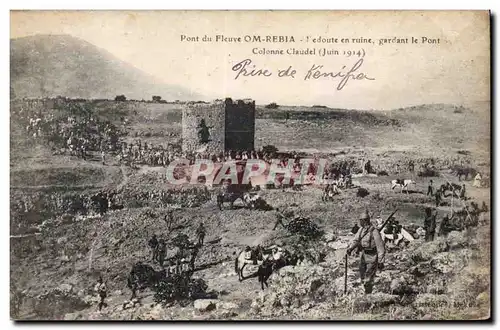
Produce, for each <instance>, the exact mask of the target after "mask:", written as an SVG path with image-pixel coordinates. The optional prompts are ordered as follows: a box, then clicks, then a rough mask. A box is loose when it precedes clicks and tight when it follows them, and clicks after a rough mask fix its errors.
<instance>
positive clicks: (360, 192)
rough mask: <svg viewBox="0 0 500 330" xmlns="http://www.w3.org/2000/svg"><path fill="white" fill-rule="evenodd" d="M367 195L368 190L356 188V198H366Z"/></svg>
mask: <svg viewBox="0 0 500 330" xmlns="http://www.w3.org/2000/svg"><path fill="white" fill-rule="evenodd" d="M369 194H370V193H369V192H368V190H367V189H366V188H358V192H357V193H356V196H358V197H366V196H368V195H369Z"/></svg>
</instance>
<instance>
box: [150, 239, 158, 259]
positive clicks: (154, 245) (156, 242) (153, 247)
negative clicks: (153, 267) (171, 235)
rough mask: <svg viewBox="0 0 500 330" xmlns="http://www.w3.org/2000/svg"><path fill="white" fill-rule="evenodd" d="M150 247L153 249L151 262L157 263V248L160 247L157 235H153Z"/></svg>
mask: <svg viewBox="0 0 500 330" xmlns="http://www.w3.org/2000/svg"><path fill="white" fill-rule="evenodd" d="M148 246H149V248H150V249H151V261H155V260H156V258H157V249H156V248H157V247H158V239H157V238H156V234H153V236H152V237H151V238H150V239H149V241H148Z"/></svg>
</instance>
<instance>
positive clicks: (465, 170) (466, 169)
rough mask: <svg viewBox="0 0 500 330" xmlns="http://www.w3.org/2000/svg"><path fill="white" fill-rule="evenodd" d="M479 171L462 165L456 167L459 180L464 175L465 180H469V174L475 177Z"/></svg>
mask: <svg viewBox="0 0 500 330" xmlns="http://www.w3.org/2000/svg"><path fill="white" fill-rule="evenodd" d="M476 173H477V171H476V170H475V169H473V168H471V167H462V168H456V169H455V175H456V176H457V177H458V181H461V177H462V176H463V177H464V180H465V181H467V179H468V178H469V175H470V177H471V178H473V177H474V176H475V175H476Z"/></svg>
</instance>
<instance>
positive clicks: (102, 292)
mask: <svg viewBox="0 0 500 330" xmlns="http://www.w3.org/2000/svg"><path fill="white" fill-rule="evenodd" d="M94 291H96V292H97V295H98V296H99V305H98V306H99V310H101V309H102V307H106V306H107V305H108V304H106V303H105V302H104V299H106V296H107V291H106V284H105V283H104V281H103V279H102V276H99V280H98V281H97V284H96V285H95V288H94Z"/></svg>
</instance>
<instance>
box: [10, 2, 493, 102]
mask: <svg viewBox="0 0 500 330" xmlns="http://www.w3.org/2000/svg"><path fill="white" fill-rule="evenodd" d="M35 34H70V35H72V36H75V37H79V38H82V39H84V40H86V41H88V42H90V43H92V44H94V45H96V46H98V47H100V48H104V49H106V50H107V51H109V52H111V53H112V54H114V55H115V56H117V57H118V58H120V59H121V60H123V61H126V62H128V63H130V64H132V65H134V66H135V67H137V68H139V69H141V70H143V71H145V72H147V73H149V74H152V75H154V76H156V77H158V78H160V79H162V80H163V81H165V82H166V83H169V84H176V85H180V86H183V87H187V88H191V89H193V90H194V91H196V92H198V93H201V94H203V95H206V96H207V98H208V99H213V98H220V97H225V96H230V97H233V98H253V99H255V100H256V102H257V103H259V104H263V103H268V102H277V103H278V104H295V105H312V104H323V105H329V106H334V107H342V108H358V109H392V108H399V107H403V106H408V105H416V104H422V103H469V102H474V101H487V100H489V91H490V88H489V78H490V60H489V52H490V51H489V17H488V14H487V12H314V13H311V12H227V11H226V12H196V11H190V12H165V11H163V12H161V11H157V12H152V11H141V12H137V11H135V12H132V11H131V12H126V11H94V12H91V11H81V12H50V11H47V12H12V14H11V37H12V38H16V37H23V36H29V35H35ZM217 34H223V35H225V36H227V37H244V36H245V35H248V36H261V37H265V36H268V35H270V36H293V37H294V38H295V42H294V43H259V42H256V43H250V42H242V43H221V42H218V43H216V42H201V40H200V42H181V35H186V36H193V37H194V36H199V37H200V39H201V38H202V37H203V36H204V35H208V36H212V37H215V35H217ZM412 36H413V37H415V38H416V39H418V41H419V42H421V39H422V37H424V36H425V37H428V38H439V39H440V43H439V44H420V43H419V44H394V45H393V44H386V45H383V46H379V45H378V39H380V38H389V39H391V38H393V37H398V38H408V39H410V41H411V37H412ZM306 37H309V38H311V39H312V38H317V37H324V38H338V39H339V41H340V39H341V38H360V37H363V38H372V39H374V40H376V41H377V42H376V43H375V44H358V45H355V44H352V43H350V44H342V43H337V44H314V43H312V42H309V43H307V42H305V39H306ZM301 40H302V42H301ZM253 48H259V49H261V48H266V49H273V50H276V49H278V50H280V49H281V50H283V51H284V52H285V54H286V51H287V49H290V48H295V49H305V48H316V52H317V53H318V48H327V49H332V50H336V51H338V52H339V53H340V54H342V52H343V51H348V50H354V51H358V50H362V49H363V50H364V51H365V54H366V55H365V57H364V58H363V63H362V66H361V67H360V68H359V69H358V70H357V71H356V75H357V74H359V73H360V72H363V73H364V74H366V76H367V77H369V78H372V79H374V80H368V79H361V80H352V79H351V80H349V81H348V82H347V84H346V85H345V86H344V88H342V90H337V86H338V84H339V82H340V78H334V79H333V78H322V79H319V80H316V81H312V80H308V81H305V80H304V76H305V75H306V73H307V71H308V70H309V69H310V68H311V67H312V66H313V65H323V68H322V70H323V72H331V71H333V72H337V71H339V70H341V69H342V66H346V69H345V70H343V72H344V73H345V72H346V71H347V70H348V69H349V68H351V67H352V66H353V65H354V64H355V63H356V61H358V60H359V58H357V57H350V58H347V57H345V56H342V55H336V56H325V57H321V56H319V55H315V56H311V55H309V56H308V55H267V56H263V55H254V54H252V49H253ZM317 53H316V54H317ZM244 59H251V60H252V61H253V64H255V65H257V67H258V68H267V69H268V70H269V71H271V72H272V76H270V77H262V76H257V77H243V76H240V78H238V79H237V80H235V79H234V77H235V75H236V74H235V72H234V71H232V67H233V66H234V65H235V64H237V63H238V62H240V61H242V60H244ZM290 65H292V66H293V69H295V70H296V71H297V73H296V74H295V78H291V77H281V78H280V77H278V76H277V72H278V70H279V69H286V68H288V66H290Z"/></svg>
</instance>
